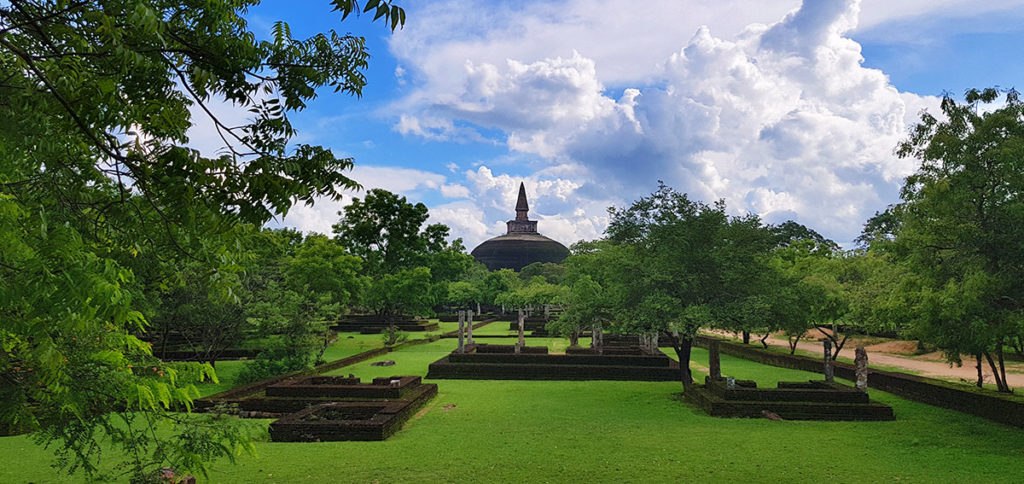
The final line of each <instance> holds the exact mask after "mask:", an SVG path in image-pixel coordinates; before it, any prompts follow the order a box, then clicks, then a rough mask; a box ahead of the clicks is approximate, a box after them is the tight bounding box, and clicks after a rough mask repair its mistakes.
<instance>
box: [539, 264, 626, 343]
mask: <svg viewBox="0 0 1024 484" xmlns="http://www.w3.org/2000/svg"><path fill="white" fill-rule="evenodd" d="M562 300H563V301H564V308H563V310H562V314H560V315H559V316H558V319H556V320H555V321H552V322H550V323H548V324H547V329H548V331H550V332H552V333H554V334H558V335H561V336H565V337H567V338H569V344H570V345H571V346H576V345H577V344H579V338H580V333H582V332H583V331H584V330H587V329H592V328H594V327H595V326H598V327H604V326H605V325H607V324H608V323H610V322H611V321H612V315H613V308H612V307H611V306H610V305H609V302H610V301H609V298H608V296H607V295H606V294H605V290H604V288H603V287H601V285H600V284H598V283H597V282H595V281H594V280H593V279H592V278H591V277H590V276H589V275H587V274H584V275H582V276H580V277H578V278H576V280H575V281H574V282H573V283H572V285H571V286H569V287H568V290H567V291H565V294H564V295H563V297H562Z"/></svg>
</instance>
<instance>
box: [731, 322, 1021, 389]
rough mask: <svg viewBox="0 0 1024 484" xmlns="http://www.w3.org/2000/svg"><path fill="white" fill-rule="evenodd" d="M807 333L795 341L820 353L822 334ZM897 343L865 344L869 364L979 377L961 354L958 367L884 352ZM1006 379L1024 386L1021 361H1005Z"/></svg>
mask: <svg viewBox="0 0 1024 484" xmlns="http://www.w3.org/2000/svg"><path fill="white" fill-rule="evenodd" d="M730 336H731V335H730ZM809 336H811V337H814V338H815V339H814V340H811V341H807V340H804V339H801V340H800V342H799V343H797V346H796V347H797V349H799V350H803V351H807V352H809V353H812V354H819V355H820V354H822V351H823V350H822V345H821V343H820V342H819V341H817V338H818V337H820V336H821V335H820V334H819V335H815V334H814V333H809ZM751 340H752V341H751V344H760V343H759V342H758V341H757V340H755V339H754V337H753V335H751ZM767 343H768V344H770V345H772V346H780V347H782V348H786V349H789V343H788V342H787V341H786V340H785V339H783V338H779V337H776V336H775V335H772V336H770V337H769V338H768V340H767ZM900 346H901V345H898V344H890V343H883V344H879V345H872V346H867V347H865V349H866V350H867V352H868V365H869V366H888V367H895V368H902V369H905V370H910V371H912V372H915V373H917V374H919V375H922V376H930V377H937V378H953V379H959V380H963V381H965V382H967V383H972V384H973V383H974V382H976V381H977V380H978V369H977V368H975V366H974V358H964V360H963V361H964V365H963V366H960V367H957V366H950V365H949V363H946V362H945V360H943V359H936V357H935V355H934V354H927V355H921V356H915V357H911V356H903V355H898V354H893V353H887V352H885V351H884V350H887V349H894V348H899V347H900ZM915 346H916V345H915ZM855 348H856V345H855V344H853V343H852V342H850V341H847V343H846V345H845V346H843V350H842V351H840V352H839V356H840V357H845V358H849V359H851V360H852V359H853V358H854V350H855ZM982 375H983V378H984V380H985V383H992V384H995V378H993V377H992V370H991V369H990V368H989V366H988V363H985V364H984V365H983V370H982ZM1006 381H1007V383H1008V384H1009V385H1010V387H1012V388H1022V387H1024V363H1019V362H1007V363H1006Z"/></svg>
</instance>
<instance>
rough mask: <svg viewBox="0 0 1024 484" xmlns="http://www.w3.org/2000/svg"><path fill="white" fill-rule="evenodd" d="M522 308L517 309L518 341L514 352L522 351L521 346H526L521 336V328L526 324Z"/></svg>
mask: <svg viewBox="0 0 1024 484" xmlns="http://www.w3.org/2000/svg"><path fill="white" fill-rule="evenodd" d="M523 319H524V316H523V310H522V309H520V310H519V342H518V343H516V353H519V352H521V351H522V348H523V347H524V346H526V340H525V339H524V338H523V328H524V327H525V326H526V322H525V321H524V320H523Z"/></svg>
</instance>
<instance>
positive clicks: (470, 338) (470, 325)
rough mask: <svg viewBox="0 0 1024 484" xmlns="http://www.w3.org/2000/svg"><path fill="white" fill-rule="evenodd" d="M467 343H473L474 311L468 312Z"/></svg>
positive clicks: (469, 310) (468, 310)
mask: <svg viewBox="0 0 1024 484" xmlns="http://www.w3.org/2000/svg"><path fill="white" fill-rule="evenodd" d="M466 320H467V321H466V342H467V343H469V344H475V343H473V310H472V309H467V310H466Z"/></svg>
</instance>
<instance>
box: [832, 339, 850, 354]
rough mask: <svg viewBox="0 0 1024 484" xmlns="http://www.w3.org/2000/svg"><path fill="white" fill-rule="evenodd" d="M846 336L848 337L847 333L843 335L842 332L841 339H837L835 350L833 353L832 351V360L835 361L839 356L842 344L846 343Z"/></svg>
mask: <svg viewBox="0 0 1024 484" xmlns="http://www.w3.org/2000/svg"><path fill="white" fill-rule="evenodd" d="M847 337H849V335H845V334H844V335H843V339H842V340H841V341H839V342H838V343H836V351H835V352H834V353H832V361H835V360H836V358H839V352H840V351H842V349H843V345H845V344H846V338H847Z"/></svg>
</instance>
